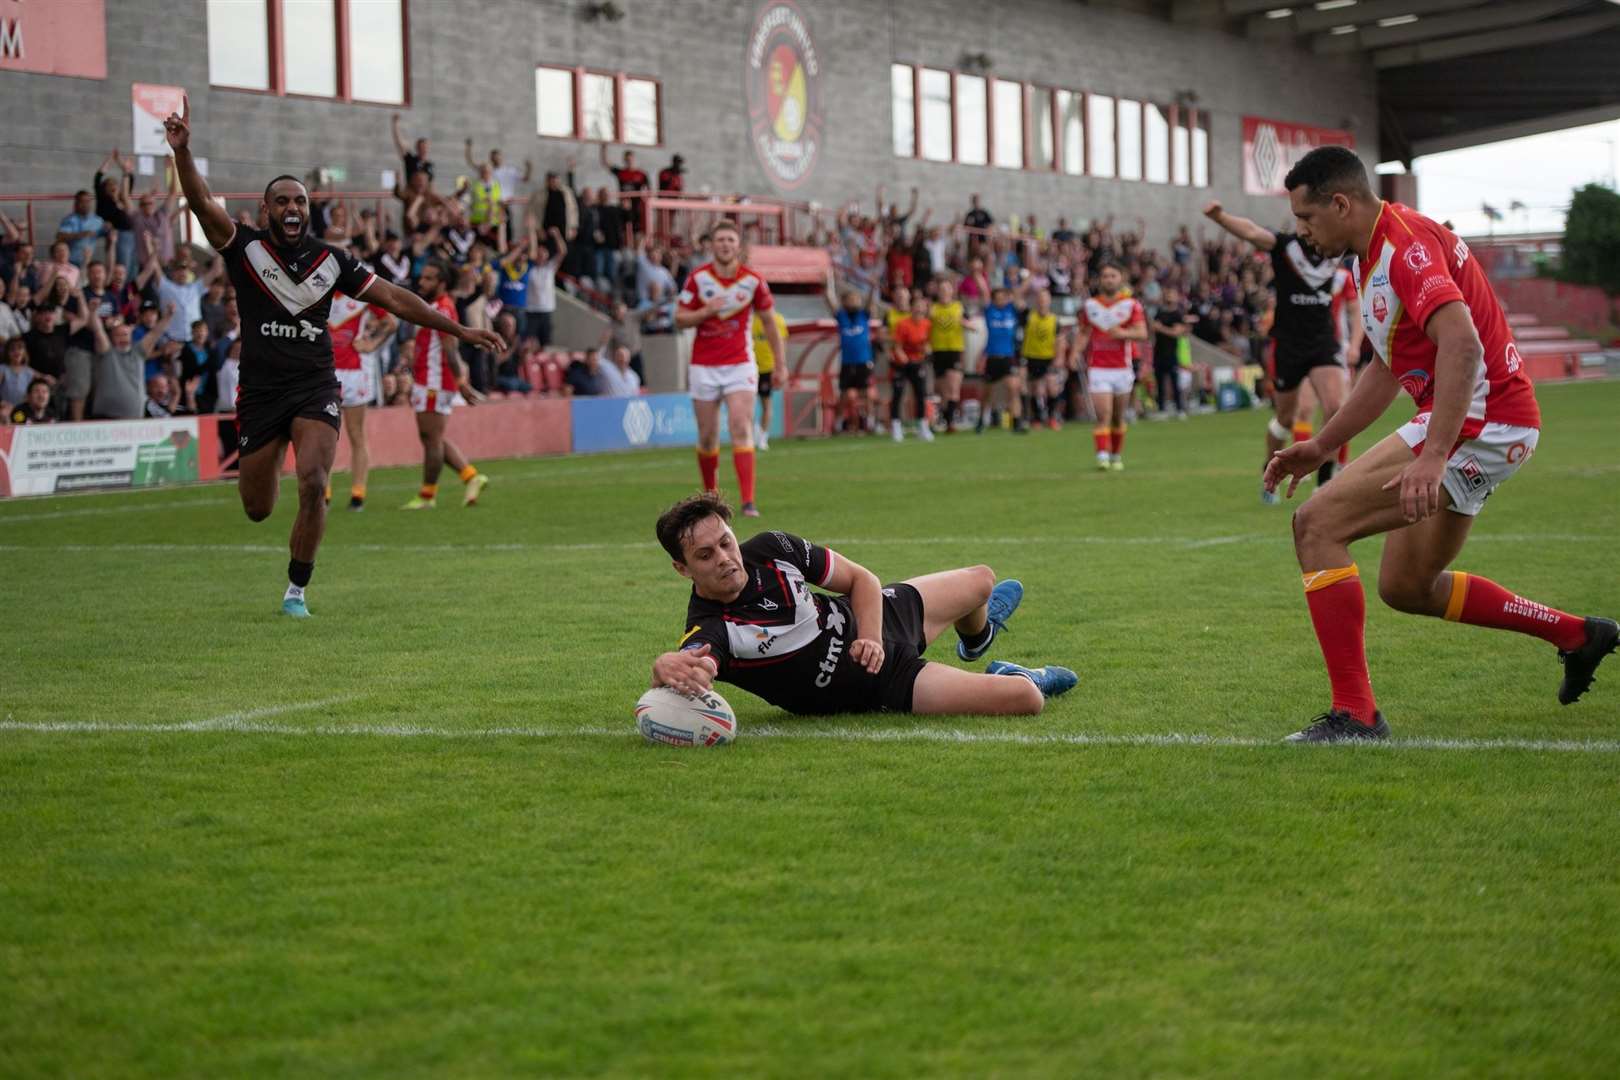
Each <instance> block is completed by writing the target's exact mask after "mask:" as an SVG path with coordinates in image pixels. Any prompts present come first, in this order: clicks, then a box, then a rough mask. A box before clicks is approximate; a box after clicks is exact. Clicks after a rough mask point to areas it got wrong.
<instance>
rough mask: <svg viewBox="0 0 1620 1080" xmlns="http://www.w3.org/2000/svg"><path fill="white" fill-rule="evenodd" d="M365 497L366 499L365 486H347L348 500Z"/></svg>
mask: <svg viewBox="0 0 1620 1080" xmlns="http://www.w3.org/2000/svg"><path fill="white" fill-rule="evenodd" d="M365 497H366V485H364V484H351V485H349V498H351V499H364V498H365Z"/></svg>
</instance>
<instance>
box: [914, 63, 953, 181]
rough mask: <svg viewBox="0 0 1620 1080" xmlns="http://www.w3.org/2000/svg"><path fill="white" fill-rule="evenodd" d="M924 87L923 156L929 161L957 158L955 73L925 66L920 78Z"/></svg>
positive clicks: (922, 111)
mask: <svg viewBox="0 0 1620 1080" xmlns="http://www.w3.org/2000/svg"><path fill="white" fill-rule="evenodd" d="M917 81H918V85H919V86H920V88H921V90H922V108H921V109H920V110H919V111H920V112H921V113H922V138H921V140H920V141H921V142H922V156H923V157H924V158H925V159H927V160H929V161H952V160H954V159H955V156H956V154H955V146H954V145H953V143H954V140H953V138H952V136H951V129H952V127H953V126H954V121H953V119H952V115H951V113H952V109H953V107H954V103H953V102H952V101H951V73H950V72H948V71H937V70H935V69H933V68H923V69H922V74H921V75H920V76H919V77H918V80H917Z"/></svg>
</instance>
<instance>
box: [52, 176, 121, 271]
mask: <svg viewBox="0 0 1620 1080" xmlns="http://www.w3.org/2000/svg"><path fill="white" fill-rule="evenodd" d="M107 233H108V225H107V223H106V222H105V221H103V220H102V219H101V217H100V215H98V214H97V213H96V201H95V196H94V195H92V194H91V193H90V192H88V191H84V190H80V191H79V192H77V193H76V194H75V195H74V196H73V212H72V213H71V214H69V215H68V216H67V217H65V218H63V219H62V224H61V225H59V226H57V228H56V239H57V240H59V241H65V242H66V243H67V245H68V258H69V260H70V261H71V262H72V263H73V265H74V266H78V267H82V266H84V264H85V263H86V262H88V261H89V260H90V257H91V254H92V253H93V252H94V251H95V249H96V241H97V240H99V239H101V238H102V237H103V236H106V235H107Z"/></svg>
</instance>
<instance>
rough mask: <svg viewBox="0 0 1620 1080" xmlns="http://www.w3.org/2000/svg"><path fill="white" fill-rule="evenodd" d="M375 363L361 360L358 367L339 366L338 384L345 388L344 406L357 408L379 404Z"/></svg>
mask: <svg viewBox="0 0 1620 1080" xmlns="http://www.w3.org/2000/svg"><path fill="white" fill-rule="evenodd" d="M375 366H376V365H374V364H370V363H366V362H365V361H364V360H362V361H361V363H360V366H359V367H357V368H339V369H338V372H337V377H338V385H339V386H340V387H342V388H343V407H344V408H345V409H357V408H360V407H361V406H363V405H375V404H377V377H376V373H375V370H374V369H375Z"/></svg>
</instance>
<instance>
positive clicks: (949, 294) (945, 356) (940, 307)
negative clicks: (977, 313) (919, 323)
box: [928, 279, 967, 435]
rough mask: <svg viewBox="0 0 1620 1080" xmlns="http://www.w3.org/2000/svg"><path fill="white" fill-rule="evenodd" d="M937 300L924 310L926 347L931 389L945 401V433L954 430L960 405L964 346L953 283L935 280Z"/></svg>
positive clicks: (965, 340)
mask: <svg viewBox="0 0 1620 1080" xmlns="http://www.w3.org/2000/svg"><path fill="white" fill-rule="evenodd" d="M937 295H938V296H939V299H938V300H936V301H934V303H933V304H932V305H931V306H930V307H929V309H928V320H929V325H930V326H931V327H932V329H931V330H930V331H929V335H928V348H929V350H930V351H931V353H932V355H933V362H934V391H935V393H937V394H938V395H939V397H940V400H941V401H943V402H944V403H945V434H947V435H949V434H950V433H951V432H953V431H955V430H956V411H957V409H959V408H961V405H962V350H963V349H965V348H967V334H966V333H965V332H964V331H963V327H962V323H963V318H964V316H963V314H962V301H960V300H958V299H957V298H956V285H955V284H954V283H953V282H951V281H950V280H948V279H942V280H941V281H940V283H939V292H938V294H937Z"/></svg>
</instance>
